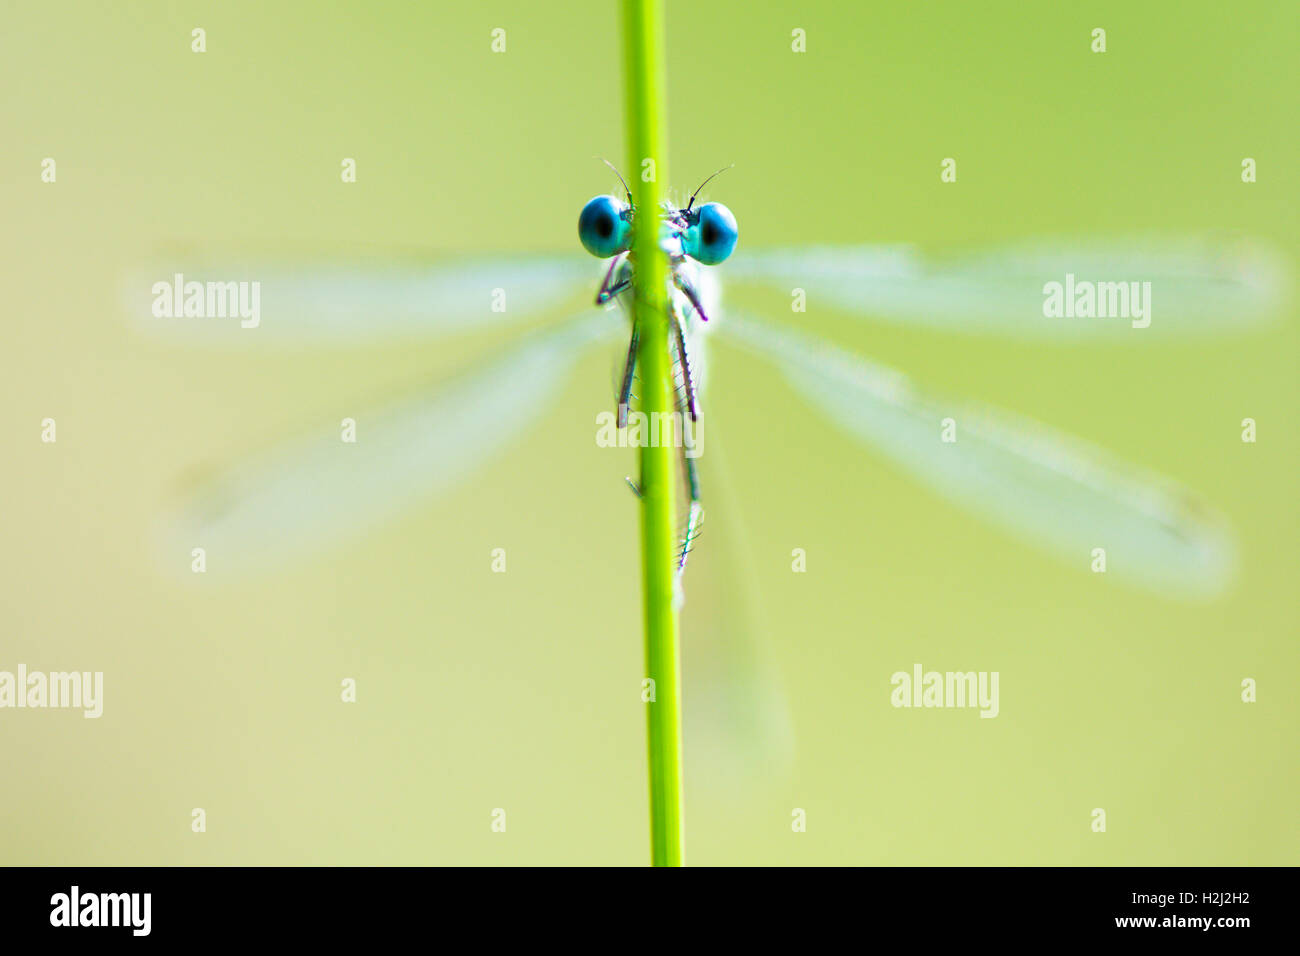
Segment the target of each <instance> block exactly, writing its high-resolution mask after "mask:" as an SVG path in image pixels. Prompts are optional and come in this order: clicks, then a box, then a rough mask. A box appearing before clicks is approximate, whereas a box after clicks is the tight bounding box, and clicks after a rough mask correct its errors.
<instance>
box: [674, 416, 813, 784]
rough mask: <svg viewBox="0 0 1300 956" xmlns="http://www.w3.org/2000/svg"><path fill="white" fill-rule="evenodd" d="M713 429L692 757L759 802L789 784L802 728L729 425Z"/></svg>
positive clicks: (688, 684)
mask: <svg viewBox="0 0 1300 956" xmlns="http://www.w3.org/2000/svg"><path fill="white" fill-rule="evenodd" d="M709 414H710V415H711V416H713V415H714V413H713V412H710V413H709ZM711 420H713V419H712V418H711ZM710 427H712V428H714V430H713V431H712V432H710V433H709V442H708V453H707V455H706V456H705V457H704V458H703V459H702V460H703V461H704V462H705V463H706V464H707V469H706V471H705V474H704V475H703V476H702V477H703V481H704V497H705V500H706V502H707V503H708V508H707V512H706V515H705V520H704V523H703V525H702V526H701V531H702V534H701V537H700V538H699V547H697V548H696V549H695V550H694V553H693V554H692V555H691V562H690V565H689V566H688V567H687V569H686V574H685V576H684V579H683V582H682V583H683V587H684V589H685V594H686V601H685V605H684V607H683V608H682V628H683V635H684V637H683V641H682V655H683V657H682V664H683V666H682V680H683V682H684V688H685V693H684V694H683V701H684V704H683V706H684V707H685V711H686V712H685V721H686V722H685V733H686V759H687V762H688V764H689V769H690V772H691V774H692V776H693V777H694V778H695V779H699V780H702V781H704V782H705V783H706V784H707V785H709V786H710V787H712V788H713V789H715V790H718V791H721V792H724V793H726V794H727V795H728V798H729V799H730V798H735V797H744V798H746V799H749V800H753V799H754V796H755V790H756V788H758V787H762V786H771V785H772V784H773V783H779V782H783V781H785V780H786V779H787V778H788V776H789V773H790V770H791V768H792V766H793V763H794V747H795V740H794V729H793V725H792V723H791V718H790V708H789V703H788V701H787V699H786V694H785V689H784V687H783V686H782V682H781V676H780V673H779V671H778V668H777V664H776V661H775V655H774V652H773V649H772V646H771V634H770V633H769V631H768V627H767V623H766V622H767V620H768V616H767V615H766V614H764V613H763V595H762V593H761V588H759V586H758V585H757V583H756V582H757V575H756V572H755V568H754V561H753V549H752V548H751V547H749V541H748V540H747V537H746V535H745V525H744V520H743V516H742V515H741V514H740V511H739V509H740V501H739V499H738V497H737V495H736V494H735V491H734V487H733V482H732V480H731V477H730V468H729V466H728V463H727V458H726V456H725V452H724V449H723V444H722V442H721V441H720V440H719V438H718V436H719V434H721V433H725V432H726V430H727V429H726V425H725V423H724V424H722V425H721V426H719V425H718V424H717V422H716V421H714V424H713V425H712V426H710Z"/></svg>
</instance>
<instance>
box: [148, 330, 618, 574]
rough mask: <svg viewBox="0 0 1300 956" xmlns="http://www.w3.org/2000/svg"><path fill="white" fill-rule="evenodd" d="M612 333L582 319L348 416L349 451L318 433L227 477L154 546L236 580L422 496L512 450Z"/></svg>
mask: <svg viewBox="0 0 1300 956" xmlns="http://www.w3.org/2000/svg"><path fill="white" fill-rule="evenodd" d="M616 331H618V328H617V324H616V323H611V322H610V321H609V317H608V316H606V315H604V314H597V315H594V316H587V317H584V318H582V319H579V320H576V321H574V322H571V323H568V324H566V325H564V326H561V327H560V328H559V329H553V330H548V331H546V332H545V333H541V334H538V335H536V336H534V337H532V338H531V339H530V340H528V341H525V342H524V343H523V344H521V345H519V346H516V347H515V348H514V349H512V350H510V351H509V352H507V353H506V354H505V355H503V356H502V357H500V358H499V359H496V360H494V361H492V362H491V363H490V364H488V365H487V366H485V367H483V368H480V369H477V370H475V371H473V372H471V373H469V374H467V375H465V376H463V377H461V378H460V379H459V380H457V381H453V382H451V383H449V384H447V385H446V386H445V387H444V388H442V389H441V390H440V391H438V392H437V393H436V394H433V395H428V396H424V397H422V398H419V399H415V400H411V401H408V402H407V403H405V404H399V405H395V406H393V407H391V408H389V409H387V410H385V411H382V412H378V413H376V414H375V415H374V416H364V417H361V418H359V419H358V421H357V431H356V441H355V443H345V442H343V441H341V440H340V431H339V428H338V427H337V426H335V427H329V428H326V429H323V430H322V431H321V433H320V434H318V435H314V436H310V437H305V438H303V439H301V440H298V441H295V442H289V443H286V444H284V445H281V446H278V447H276V448H274V449H272V450H271V451H269V452H267V453H266V454H263V455H261V456H258V457H255V458H253V459H251V460H248V461H246V462H244V463H243V464H240V465H238V466H236V467H233V468H230V469H229V470H227V471H225V472H224V473H222V474H220V475H218V476H216V478H215V479H213V480H211V481H209V482H207V483H206V484H205V486H204V487H203V488H201V489H199V490H198V492H197V493H195V494H193V495H191V496H190V497H189V498H188V499H187V500H186V501H184V502H183V503H182V505H181V506H180V507H179V508H178V509H176V511H175V512H174V513H173V514H171V515H169V516H167V518H166V520H165V522H164V527H163V531H164V541H163V547H164V548H165V549H166V553H169V554H176V553H178V550H177V549H179V553H183V554H188V553H189V551H190V549H191V548H195V547H202V548H205V549H206V550H207V554H208V561H209V564H210V565H217V564H218V563H219V564H220V565H224V566H225V567H237V568H239V569H240V570H242V571H247V570H252V569H254V568H258V567H263V566H265V565H268V564H275V563H277V562H279V561H281V560H282V559H283V558H284V557H285V556H286V555H288V554H291V553H293V552H301V551H304V550H308V549H313V548H316V547H319V546H321V545H328V544H334V543H338V542H339V541H340V540H342V539H345V538H346V537H348V536H351V535H354V534H357V533H359V532H361V531H364V530H366V529H368V528H369V527H371V526H373V525H376V524H379V523H381V522H383V521H385V520H387V519H390V518H392V517H394V516H396V515H398V514H399V513H401V512H402V511H403V510H404V509H406V508H408V507H410V506H411V505H412V504H415V503H417V502H420V501H425V500H428V499H432V498H434V497H436V496H437V495H439V494H440V493H443V492H445V491H447V490H449V489H451V488H453V487H454V486H455V485H456V484H458V483H459V482H461V481H463V480H464V479H465V478H467V477H468V476H469V475H471V474H472V473H473V472H474V471H475V470H476V469H478V468H480V467H481V466H483V465H484V464H485V463H486V462H487V461H488V460H489V459H490V458H491V457H492V456H493V455H494V454H496V453H497V452H499V451H500V450H501V449H502V448H503V447H505V446H506V445H507V444H508V443H509V442H510V441H512V440H513V439H514V438H515V436H517V435H518V434H519V433H520V432H521V431H522V430H523V429H524V428H525V427H527V426H528V424H529V423H530V422H531V421H533V420H534V419H535V418H536V417H537V416H538V415H540V414H541V412H542V411H543V410H544V409H545V408H546V407H547V404H548V402H549V400H550V399H552V398H553V397H554V395H555V393H556V392H557V391H558V388H559V386H560V384H561V383H562V382H563V381H564V379H565V377H566V375H567V373H568V371H569V370H570V368H571V367H572V366H573V364H574V363H575V362H576V361H577V358H578V355H579V354H580V353H581V351H582V348H583V347H584V346H585V345H588V344H590V343H593V342H595V341H597V340H599V339H601V338H603V337H604V336H606V335H608V334H610V333H611V332H616ZM331 425H334V423H331ZM217 554H220V555H221V558H220V561H219V562H218V561H217V560H214V556H215V555H217Z"/></svg>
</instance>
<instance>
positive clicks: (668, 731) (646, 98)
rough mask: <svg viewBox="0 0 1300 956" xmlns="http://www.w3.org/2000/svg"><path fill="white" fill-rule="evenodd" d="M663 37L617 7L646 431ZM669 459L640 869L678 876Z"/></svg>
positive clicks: (653, 581)
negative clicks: (645, 844)
mask: <svg viewBox="0 0 1300 956" xmlns="http://www.w3.org/2000/svg"><path fill="white" fill-rule="evenodd" d="M663 32H664V31H663V13H662V9H661V4H660V0H624V3H623V36H624V41H625V50H624V54H625V58H626V66H625V69H626V82H627V133H628V146H629V148H630V150H631V159H632V164H631V166H630V167H629V170H628V172H629V177H630V179H631V182H632V189H633V201H634V203H635V205H636V218H635V220H634V228H635V234H634V237H633V240H632V257H633V260H634V262H635V278H634V283H635V291H636V296H635V305H634V308H635V311H636V321H637V323H638V327H639V329H640V332H641V341H640V343H639V345H638V350H637V365H638V367H639V369H640V380H641V388H640V393H641V410H642V411H643V412H645V413H646V415H647V416H649V420H650V421H651V422H655V421H662V420H663V418H662V417H659V418H656V416H657V415H658V416H662V414H663V413H665V412H671V411H672V410H673V407H674V405H673V391H672V386H671V382H670V377H671V375H672V365H671V362H670V361H669V357H668V356H669V352H668V327H669V324H668V262H667V259H666V257H665V256H664V253H663V251H662V250H661V249H660V247H659V223H660V219H659V203H660V200H661V198H662V194H661V192H660V187H659V183H660V182H664V181H666V179H667V176H666V167H667V150H666V149H665V139H664V113H665V82H664V65H663ZM646 160H650V161H651V163H650V164H647V163H646ZM650 431H651V434H652V435H653V434H655V433H656V432H655V430H654V429H651V430H650ZM674 450H675V449H674V448H673V443H672V442H671V441H662V440H660V441H657V442H651V441H649V440H648V439H647V442H646V444H645V445H644V446H643V447H642V448H641V565H642V587H643V590H644V609H645V666H646V676H647V677H649V678H650V679H652V680H653V681H654V684H653V685H652V686H653V687H654V700H653V702H651V703H647V704H646V708H647V710H646V714H647V718H646V729H647V737H648V741H649V758H650V862H651V864H652V865H654V866H681V865H682V864H683V856H684V845H683V839H682V804H683V802H684V801H683V794H682V702H681V662H680V659H679V654H678V637H677V612H676V609H675V608H674V606H673V578H674V575H675V559H676V550H677V535H676V522H677V515H676V511H675V509H674V507H673V490H674V487H673V473H674V472H673V469H674V467H675V462H674V458H673V452H674Z"/></svg>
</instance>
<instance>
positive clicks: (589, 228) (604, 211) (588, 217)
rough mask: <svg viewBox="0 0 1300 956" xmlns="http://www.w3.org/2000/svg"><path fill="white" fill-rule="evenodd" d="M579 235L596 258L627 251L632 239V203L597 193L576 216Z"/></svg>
mask: <svg viewBox="0 0 1300 956" xmlns="http://www.w3.org/2000/svg"><path fill="white" fill-rule="evenodd" d="M578 239H579V240H580V241H581V242H582V247H583V248H584V249H586V250H587V251H588V252H590V253H591V254H592V255H593V256H595V257H596V258H597V259H608V258H609V257H610V256H616V255H618V254H619V253H623V252H627V250H628V246H629V244H630V243H631V241H632V206H631V204H630V203H625V202H622V201H620V200H619V199H618V198H616V197H614V196H597V197H596V198H595V199H592V200H591V201H590V202H588V203H587V205H585V206H583V207H582V213H581V214H580V215H579V216H578Z"/></svg>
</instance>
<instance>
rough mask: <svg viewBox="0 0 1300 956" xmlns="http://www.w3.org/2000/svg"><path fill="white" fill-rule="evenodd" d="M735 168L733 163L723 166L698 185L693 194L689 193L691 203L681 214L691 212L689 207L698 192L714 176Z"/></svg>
mask: <svg viewBox="0 0 1300 956" xmlns="http://www.w3.org/2000/svg"><path fill="white" fill-rule="evenodd" d="M735 167H736V164H735V163H732V164H731V165H730V166H723V167H722V168H721V169H719V170H718V172H716V173H714V174H713V175H712V176H710V177H709V178H708V179H706V180H704V182H702V183H700V185H699V186H698V187H697V188H696V190H695V192H693V193H691V201H690V202H688V203H687V204H686V208H685V209H683V210H682V212H690V211H691V207H692V206H694V205H695V197H696V196H698V195H699V194H700V190H701V189H703V188H704V187H705V186H707V185H708V184H709V183H710V182H712V181H713V179H714V178H715V177H716V176H718V175H719V174H720V173H725V172H726V171H727V170H728V169H734V168H735Z"/></svg>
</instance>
